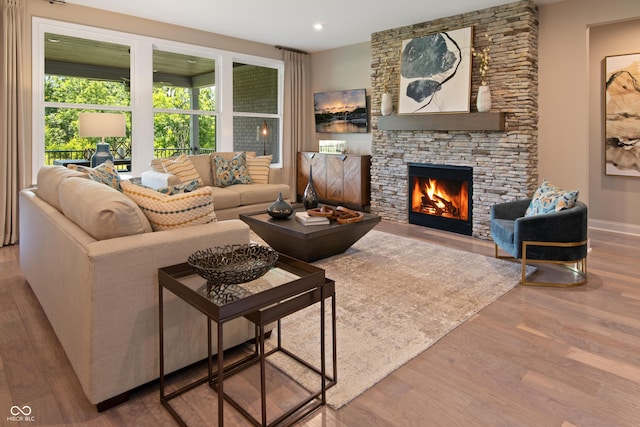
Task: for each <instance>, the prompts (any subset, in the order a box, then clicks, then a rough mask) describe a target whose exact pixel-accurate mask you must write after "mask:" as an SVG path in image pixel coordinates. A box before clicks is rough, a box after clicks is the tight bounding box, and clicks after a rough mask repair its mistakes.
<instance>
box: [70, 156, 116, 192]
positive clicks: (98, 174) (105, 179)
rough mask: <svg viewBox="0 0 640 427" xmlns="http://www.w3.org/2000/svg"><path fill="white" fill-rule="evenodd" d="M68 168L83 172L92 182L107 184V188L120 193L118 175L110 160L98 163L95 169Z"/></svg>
mask: <svg viewBox="0 0 640 427" xmlns="http://www.w3.org/2000/svg"><path fill="white" fill-rule="evenodd" d="M68 168H69V169H75V170H78V171H80V172H84V173H86V174H88V175H89V178H91V179H92V180H94V181H98V182H101V183H103V184H107V185H108V186H109V187H112V188H115V189H116V190H118V191H122V188H120V175H119V174H118V171H117V170H116V167H115V165H114V164H113V163H112V162H111V160H107V161H106V162H104V163H100V164H99V165H98V166H96V167H95V168H90V167H88V166H77V165H69V166H68Z"/></svg>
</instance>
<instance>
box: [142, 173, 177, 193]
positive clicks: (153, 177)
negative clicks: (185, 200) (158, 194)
mask: <svg viewBox="0 0 640 427" xmlns="http://www.w3.org/2000/svg"><path fill="white" fill-rule="evenodd" d="M141 183H142V185H144V186H145V187H149V188H153V189H154V190H158V189H160V188H165V187H170V186H172V185H178V184H182V181H180V178H178V177H177V176H176V175H172V174H170V173H164V172H156V171H144V172H142V175H141Z"/></svg>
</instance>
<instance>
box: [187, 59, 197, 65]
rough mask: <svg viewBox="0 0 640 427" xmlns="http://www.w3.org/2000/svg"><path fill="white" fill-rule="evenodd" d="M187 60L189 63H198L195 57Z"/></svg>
mask: <svg viewBox="0 0 640 427" xmlns="http://www.w3.org/2000/svg"><path fill="white" fill-rule="evenodd" d="M187 62H188V63H189V64H195V63H196V60H195V59H187Z"/></svg>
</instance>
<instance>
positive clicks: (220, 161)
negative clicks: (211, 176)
mask: <svg viewBox="0 0 640 427" xmlns="http://www.w3.org/2000/svg"><path fill="white" fill-rule="evenodd" d="M213 161H214V163H215V168H216V174H215V175H216V176H215V180H216V186H218V187H228V186H230V185H233V184H251V183H252V182H253V181H252V180H251V176H250V175H249V169H248V168H247V156H246V154H245V153H244V152H242V153H238V154H236V155H235V156H233V158H232V159H231V160H227V159H225V158H224V157H222V156H214V157H213Z"/></svg>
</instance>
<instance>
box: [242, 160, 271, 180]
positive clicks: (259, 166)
mask: <svg viewBox="0 0 640 427" xmlns="http://www.w3.org/2000/svg"><path fill="white" fill-rule="evenodd" d="M272 159H273V156H271V155H269V156H260V157H250V156H247V169H249V176H251V180H252V181H253V182H254V183H256V184H268V183H269V170H270V168H271V160H272Z"/></svg>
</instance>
